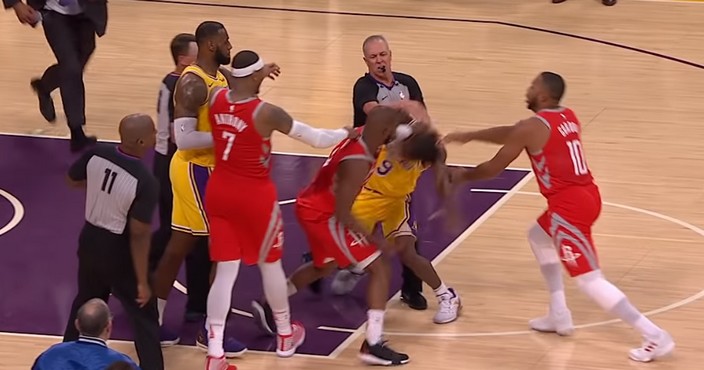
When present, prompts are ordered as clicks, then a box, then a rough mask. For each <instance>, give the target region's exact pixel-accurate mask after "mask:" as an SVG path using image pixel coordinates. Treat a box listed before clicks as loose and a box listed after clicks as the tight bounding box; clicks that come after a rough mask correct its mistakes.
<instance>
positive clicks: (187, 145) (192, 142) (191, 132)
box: [174, 117, 213, 149]
mask: <svg viewBox="0 0 704 370" xmlns="http://www.w3.org/2000/svg"><path fill="white" fill-rule="evenodd" d="M197 125H198V120H197V119H196V118H193V117H181V118H177V119H175V120H174V136H175V138H174V141H175V142H176V146H177V147H178V148H179V149H205V148H212V147H213V134H212V133H210V132H202V131H198V130H196V126H197Z"/></svg>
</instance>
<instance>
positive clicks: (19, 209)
mask: <svg viewBox="0 0 704 370" xmlns="http://www.w3.org/2000/svg"><path fill="white" fill-rule="evenodd" d="M0 198H5V199H7V201H8V202H10V204H11V205H12V208H13V209H14V214H13V215H12V218H11V219H10V221H8V222H7V225H5V226H3V227H2V228H1V229H0V235H3V234H5V233H7V232H8V231H10V230H12V229H14V228H15V226H17V225H18V224H19V223H20V221H22V218H23V217H24V206H22V202H20V200H19V199H17V198H16V197H15V196H14V195H12V194H10V193H8V192H7V191H5V190H2V189H0Z"/></svg>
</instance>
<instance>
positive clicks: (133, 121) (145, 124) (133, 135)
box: [120, 113, 155, 145]
mask: <svg viewBox="0 0 704 370" xmlns="http://www.w3.org/2000/svg"><path fill="white" fill-rule="evenodd" d="M154 132H155V128H154V121H153V120H152V118H151V117H150V116H149V115H146V114H143V113H135V114H130V115H128V116H125V117H124V118H123V119H122V120H121V121H120V140H121V141H122V144H125V145H133V144H141V145H145V143H149V142H151V141H152V138H153V136H154Z"/></svg>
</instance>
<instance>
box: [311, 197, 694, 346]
mask: <svg viewBox="0 0 704 370" xmlns="http://www.w3.org/2000/svg"><path fill="white" fill-rule="evenodd" d="M472 191H473V192H477V193H507V195H506V197H507V196H508V195H516V194H520V195H533V196H540V193H536V192H528V191H518V189H517V188H516V187H514V188H513V189H511V190H508V191H507V190H498V189H472ZM504 198H505V197H504ZM504 198H502V200H503V199H504ZM603 204H604V205H608V206H612V207H616V208H621V209H626V210H629V211H633V212H639V213H643V214H646V215H649V216H653V217H655V218H659V219H661V220H665V221H669V222H672V223H674V224H676V225H679V226H682V227H683V228H686V229H689V230H691V231H693V232H695V233H696V234H698V235H700V236H702V237H704V229H701V228H699V227H697V226H694V225H692V224H690V223H688V222H685V221H682V220H679V219H676V218H673V217H670V216H667V215H664V214H662V213H658V212H653V211H649V210H647V209H642V208H637V207H631V206H627V205H623V204H617V203H611V202H603ZM458 239H459V238H458ZM701 298H704V290H701V291H700V292H698V293H696V294H694V295H692V296H689V297H687V298H685V299H682V300H680V301H679V302H675V303H673V304H670V305H667V306H665V307H660V308H657V309H654V310H651V311H648V312H643V315H645V316H652V315H657V314H660V313H664V312H668V311H671V310H674V309H676V308H679V307H682V306H685V305H687V304H690V303H692V302H694V301H697V300H699V299H701ZM620 322H622V321H621V320H620V319H612V320H606V321H600V322H595V323H587V324H582V325H575V326H574V328H575V329H585V328H591V327H596V326H605V325H611V324H617V323H620ZM318 329H321V330H330V331H339V332H348V333H352V336H354V335H359V332H358V331H359V329H357V330H356V331H353V330H351V329H346V328H336V327H329V326H321V327H318ZM536 333H537V332H536V331H533V330H517V331H504V332H475V333H412V332H386V331H385V332H384V334H385V335H389V336H405V337H436V338H467V337H496V336H509V335H526V334H536Z"/></svg>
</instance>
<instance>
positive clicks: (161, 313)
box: [156, 298, 166, 326]
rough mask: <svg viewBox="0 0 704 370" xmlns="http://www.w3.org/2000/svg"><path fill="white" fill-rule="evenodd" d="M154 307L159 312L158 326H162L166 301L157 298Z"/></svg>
mask: <svg viewBox="0 0 704 370" xmlns="http://www.w3.org/2000/svg"><path fill="white" fill-rule="evenodd" d="M156 307H157V310H158V311H159V326H161V325H163V324H164V310H165V309H166V300H165V299H161V298H157V299H156Z"/></svg>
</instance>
